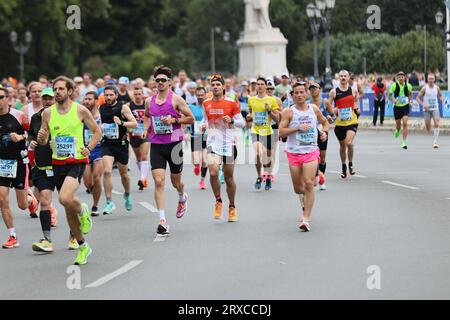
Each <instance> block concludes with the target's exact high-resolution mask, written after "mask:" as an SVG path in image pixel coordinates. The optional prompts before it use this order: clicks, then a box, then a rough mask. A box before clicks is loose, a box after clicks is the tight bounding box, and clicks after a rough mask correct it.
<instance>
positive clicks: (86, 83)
mask: <svg viewBox="0 0 450 320" xmlns="http://www.w3.org/2000/svg"><path fill="white" fill-rule="evenodd" d="M90 91H97V87H96V86H94V85H93V84H92V75H91V74H90V73H88V72H86V73H85V74H84V75H83V83H82V84H81V85H80V99H81V101H83V100H84V96H85V95H86V93H88V92H90Z"/></svg>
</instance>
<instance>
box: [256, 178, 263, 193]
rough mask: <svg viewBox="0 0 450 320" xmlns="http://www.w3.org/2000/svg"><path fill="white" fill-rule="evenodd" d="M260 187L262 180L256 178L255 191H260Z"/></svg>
mask: <svg viewBox="0 0 450 320" xmlns="http://www.w3.org/2000/svg"><path fill="white" fill-rule="evenodd" d="M261 185H262V178H261V177H258V179H256V183H255V189H256V190H260V189H261Z"/></svg>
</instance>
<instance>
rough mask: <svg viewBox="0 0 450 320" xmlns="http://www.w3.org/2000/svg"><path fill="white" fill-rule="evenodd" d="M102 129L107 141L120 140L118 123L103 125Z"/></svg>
mask: <svg viewBox="0 0 450 320" xmlns="http://www.w3.org/2000/svg"><path fill="white" fill-rule="evenodd" d="M102 129H103V136H104V137H105V138H106V139H111V140H114V139H119V126H118V125H117V124H116V123H103V124H102Z"/></svg>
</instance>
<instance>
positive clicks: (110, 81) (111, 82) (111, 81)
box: [106, 79, 116, 85]
mask: <svg viewBox="0 0 450 320" xmlns="http://www.w3.org/2000/svg"><path fill="white" fill-rule="evenodd" d="M106 84H113V85H115V84H116V81H115V80H114V79H109V80H108V82H106Z"/></svg>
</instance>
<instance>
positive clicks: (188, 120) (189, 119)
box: [173, 95, 195, 124]
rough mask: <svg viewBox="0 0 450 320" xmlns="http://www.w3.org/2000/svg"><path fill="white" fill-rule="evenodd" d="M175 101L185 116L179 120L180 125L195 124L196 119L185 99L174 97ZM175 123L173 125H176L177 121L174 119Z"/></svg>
mask: <svg viewBox="0 0 450 320" xmlns="http://www.w3.org/2000/svg"><path fill="white" fill-rule="evenodd" d="M173 100H174V105H175V107H176V109H177V110H178V112H180V113H181V114H182V115H183V117H181V118H180V119H178V124H193V123H194V122H195V117H194V114H193V113H192V111H191V109H189V107H188V105H187V104H186V101H184V99H183V98H181V97H180V96H177V95H174V96H173ZM173 121H174V122H173V123H176V122H177V119H175V118H173Z"/></svg>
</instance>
